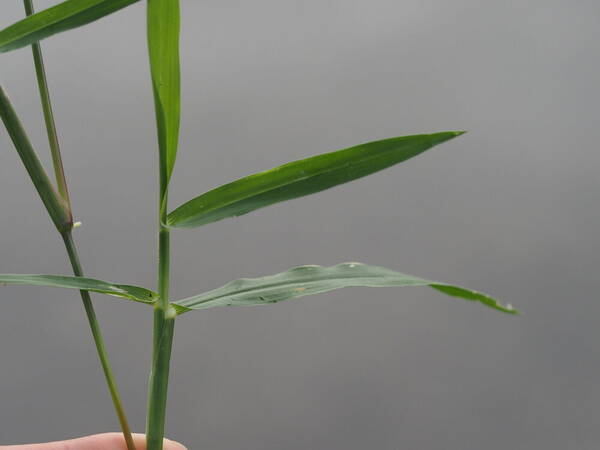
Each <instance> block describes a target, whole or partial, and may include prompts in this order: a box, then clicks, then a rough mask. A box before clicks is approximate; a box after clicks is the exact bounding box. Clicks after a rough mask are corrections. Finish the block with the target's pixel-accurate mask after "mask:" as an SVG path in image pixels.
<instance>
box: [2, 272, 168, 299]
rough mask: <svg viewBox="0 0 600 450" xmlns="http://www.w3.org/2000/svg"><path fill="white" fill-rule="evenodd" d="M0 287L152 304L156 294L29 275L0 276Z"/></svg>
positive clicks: (77, 279)
mask: <svg viewBox="0 0 600 450" xmlns="http://www.w3.org/2000/svg"><path fill="white" fill-rule="evenodd" d="M1 285H22V286H47V287H59V288H67V289H77V290H80V291H90V292H98V293H100V294H107V295H112V296H115V297H122V298H127V299H129V300H134V301H136V302H141V303H148V304H153V303H154V302H155V301H156V299H157V294H156V293H155V292H153V291H151V290H149V289H146V288H143V287H139V286H130V285H127V284H113V283H108V282H106V281H101V280H95V279H93V278H84V277H69V276H64V275H30V274H0V286H1Z"/></svg>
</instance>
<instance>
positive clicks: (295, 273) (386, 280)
mask: <svg viewBox="0 0 600 450" xmlns="http://www.w3.org/2000/svg"><path fill="white" fill-rule="evenodd" d="M350 286H366V287H391V286H429V287H431V288H433V289H435V290H437V291H440V292H443V293H444V294H446V295H450V296H452V297H459V298H462V299H465V300H471V301H476V302H480V303H483V304H484V305H486V306H489V307H490V308H494V309H497V310H499V311H502V312H505V313H510V314H517V313H518V312H517V310H515V309H514V308H513V307H512V306H511V305H506V306H504V305H502V304H500V303H499V302H498V301H497V300H495V299H494V298H492V297H490V296H488V295H486V294H482V293H480V292H476V291H472V290H469V289H465V288H461V287H458V286H452V285H449V284H446V283H439V282H437V281H431V280H425V279H423V278H417V277H413V276H411V275H406V274H403V273H400V272H396V271H394V270H391V269H386V268H385V267H378V266H369V265H366V264H361V263H343V264H338V265H337V266H333V267H321V266H300V267H296V268H293V269H291V270H288V271H287V272H282V273H278V274H276V275H269V276H266V277H261V278H242V279H239V280H235V281H232V282H230V283H228V284H226V285H224V286H222V287H220V288H218V289H215V290H212V291H209V292H205V293H204V294H200V295H195V296H193V297H189V298H185V299H183V300H178V301H176V302H174V305H176V306H178V307H179V308H178V310H179V312H180V313H183V312H186V311H190V310H194V309H206V308H213V307H215V306H247V305H264V304H268V303H277V302H281V301H283V300H288V299H292V298H296V297H303V296H305V295H311V294H317V293H319V292H327V291H332V290H334V289H340V288H344V287H350Z"/></svg>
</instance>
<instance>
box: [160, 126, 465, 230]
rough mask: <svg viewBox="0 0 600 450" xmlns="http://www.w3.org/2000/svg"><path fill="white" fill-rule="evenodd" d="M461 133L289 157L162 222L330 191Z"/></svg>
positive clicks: (187, 221)
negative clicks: (304, 156)
mask: <svg viewBox="0 0 600 450" xmlns="http://www.w3.org/2000/svg"><path fill="white" fill-rule="evenodd" d="M461 134H463V132H462V131H446V132H442V133H435V134H421V135H414V136H403V137H397V138H391V139H385V140H382V141H375V142H370V143H368V144H362V145H358V146H356V147H351V148H347V149H344V150H339V151H336V152H331V153H325V154H322V155H318V156H313V157H311V158H307V159H302V160H299V161H294V162H291V163H288V164H284V165H283V166H279V167H275V168H274V169H271V170H267V171H265V172H260V173H256V174H254V175H250V176H247V177H244V178H241V179H239V180H236V181H233V182H232V183H228V184H225V185H223V186H220V187H218V188H216V189H213V190H211V191H209V192H206V193H204V194H202V195H200V196H199V197H196V198H194V199H192V200H190V201H188V202H187V203H184V204H183V205H181V206H179V207H178V208H177V209H175V210H174V211H173V212H171V213H170V214H169V216H168V219H167V224H168V225H169V226H171V227H175V228H193V227H198V226H200V225H205V224H207V223H211V222H216V221H218V220H222V219H225V218H228V217H232V216H240V215H242V214H246V213H249V212H251V211H254V210H256V209H259V208H263V207H265V206H268V205H272V204H274V203H278V202H282V201H286V200H291V199H294V198H298V197H302V196H305V195H309V194H313V193H315V192H319V191H323V190H325V189H329V188H331V187H333V186H337V185H338V184H343V183H347V182H349V181H352V180H356V179H357V178H361V177H364V176H366V175H370V174H372V173H375V172H378V171H380V170H383V169H385V168H387V167H390V166H393V165H394V164H398V163H400V162H402V161H406V160H407V159H409V158H412V157H413V156H416V155H418V154H419V153H422V152H424V151H426V150H428V149H430V148H431V147H433V146H435V145H437V144H441V143H442V142H446V141H448V140H450V139H452V138H454V137H456V136H459V135H461Z"/></svg>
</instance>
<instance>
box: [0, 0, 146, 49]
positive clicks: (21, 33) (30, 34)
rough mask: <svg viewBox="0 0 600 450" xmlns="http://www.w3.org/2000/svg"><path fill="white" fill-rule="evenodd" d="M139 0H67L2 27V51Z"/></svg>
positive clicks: (76, 25) (78, 25)
mask: <svg viewBox="0 0 600 450" xmlns="http://www.w3.org/2000/svg"><path fill="white" fill-rule="evenodd" d="M137 1H139V0H67V1H64V2H62V3H59V4H58V5H55V6H52V7H51V8H48V9H45V10H43V11H40V12H38V13H36V14H33V15H31V16H29V17H27V18H25V19H23V20H20V21H18V22H16V23H14V24H13V25H10V26H9V27H7V28H4V29H3V30H1V31H0V53H3V52H7V51H9V50H15V49H18V48H21V47H25V46H27V45H30V44H32V43H34V42H38V41H41V40H42V39H45V38H47V37H49V36H52V35H53V34H57V33H60V32H62V31H67V30H70V29H72V28H76V27H80V26H82V25H86V24H88V23H90V22H93V21H95V20H98V19H100V18H102V17H104V16H107V15H109V14H111V13H113V12H115V11H118V10H119V9H122V8H125V7H126V6H129V5H131V4H133V3H135V2H137Z"/></svg>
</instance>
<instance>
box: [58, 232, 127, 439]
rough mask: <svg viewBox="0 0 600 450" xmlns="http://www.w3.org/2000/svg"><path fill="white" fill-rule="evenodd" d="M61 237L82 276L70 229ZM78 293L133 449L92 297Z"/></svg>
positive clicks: (121, 420)
mask: <svg viewBox="0 0 600 450" xmlns="http://www.w3.org/2000/svg"><path fill="white" fill-rule="evenodd" d="M62 237H63V240H64V242H65V248H66V249H67V253H68V255H69V261H71V266H72V267H73V273H74V274H75V275H76V276H78V277H82V276H83V269H82V267H81V263H80V262H79V255H78V253H77V248H76V246H75V242H74V241H73V235H72V234H71V232H70V231H68V232H65V233H63V234H62ZM80 293H81V300H82V301H83V306H84V308H85V313H86V315H87V318H88V322H89V324H90V329H91V331H92V336H93V338H94V343H95V344H96V350H97V352H98V357H99V358H100V364H101V365H102V370H103V371H104V377H105V378H106V384H107V385H108V390H109V392H110V396H111V397H112V401H113V404H114V407H115V410H116V412H117V416H118V418H119V423H120V424H121V430H122V431H123V436H124V438H125V443H126V444H127V449H128V450H135V445H134V443H133V438H132V436H131V430H130V428H129V424H128V423H127V416H126V415H125V410H124V409H123V404H122V402H121V397H120V395H119V390H118V388H117V384H116V382H115V377H114V374H113V372H112V368H111V366H110V362H109V360H108V354H107V353H106V347H105V345H104V339H103V338H102V333H101V331H100V325H99V324H98V319H97V318H96V312H95V311H94V306H93V305H92V299H91V298H90V294H89V292H88V291H80Z"/></svg>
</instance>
